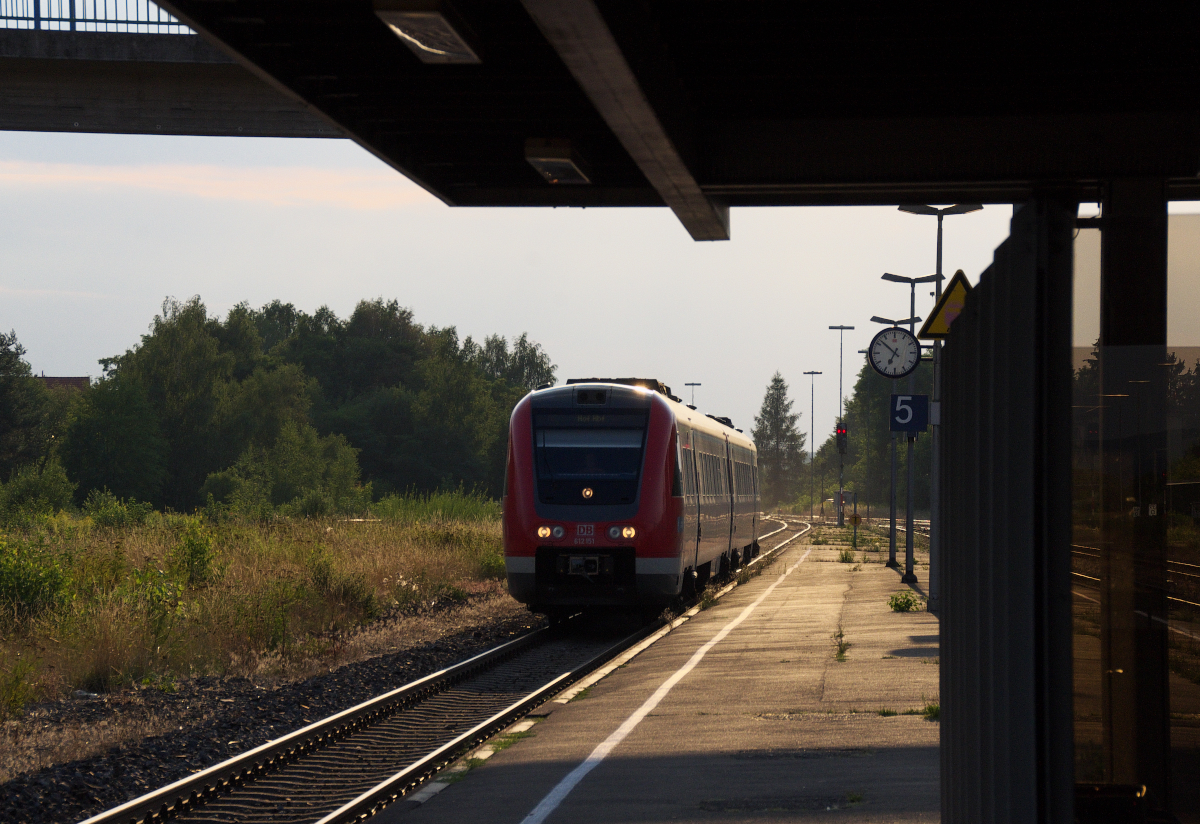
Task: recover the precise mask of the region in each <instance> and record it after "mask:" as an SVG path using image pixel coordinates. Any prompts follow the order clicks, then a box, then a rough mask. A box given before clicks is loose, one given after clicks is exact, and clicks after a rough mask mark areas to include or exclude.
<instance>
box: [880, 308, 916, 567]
mask: <svg viewBox="0 0 1200 824" xmlns="http://www.w3.org/2000/svg"><path fill="white" fill-rule="evenodd" d="M919 320H920V318H918V317H915V316H910V317H907V318H904V319H903V320H892V319H891V318H881V317H879V316H878V315H876V316H875V317H873V318H871V323H882V324H884V325H886V326H900V325H902V324H905V323H907V324H910V325H911V324H915V323H916V322H917V321H919ZM895 392H896V379H895V378H893V379H892V394H895ZM909 465H910V466H911V465H912V464H911V461H910V462H909ZM909 488H910V489H911V488H912V486H911V484H910V485H909ZM889 502H890V505H889V507H888V512H889V519H888V562H887V565H888V566H890V567H891V568H892V569H899V568H900V564H898V563H897V562H896V435H895V433H892V494H891V495H890V496H889ZM910 520H911V515H910ZM909 535H910V536H911V535H912V531H911V530H910V531H909Z"/></svg>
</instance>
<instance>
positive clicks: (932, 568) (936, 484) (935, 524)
mask: <svg viewBox="0 0 1200 824" xmlns="http://www.w3.org/2000/svg"><path fill="white" fill-rule="evenodd" d="M943 217H944V216H943V215H942V214H941V213H940V212H939V213H938V216H937V219H938V226H937V271H935V272H934V274H937V275H941V274H942V218H943ZM934 286H935V290H934V302H935V305H936V302H937V301H939V300H941V298H942V280H941V278H940V277H939V278H938V279H937V280H936V281H934ZM941 400H942V342H941V341H940V340H935V341H934V342H933V398H932V401H933V407H934V409H938V410H939V411H940V409H941V406H940V404H941ZM941 430H942V427H941V419H940V418H938V419H937V422H936V423H934V424H933V425H932V426H931V427H930V433H929V437H930V438H932V442H931V444H930V446H931V448H932V449H933V457H932V459H931V461H930V466H929V604H928V607H927V608H928V610H929V611H930V612H932V613H934V614H935V615H936V614H937V613H938V612H939V611H940V609H941V600H940V597H941V592H940V583H941V576H940V575H938V558H939V556H940V554H941V549H942V546H941V544H942V530H941V524H940V523H939V521H940V519H941V516H942V503H941V495H942V479H941V474H942V456H941V451H942V435H941Z"/></svg>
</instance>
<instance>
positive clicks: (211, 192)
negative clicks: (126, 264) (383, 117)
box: [0, 161, 437, 211]
mask: <svg viewBox="0 0 1200 824" xmlns="http://www.w3.org/2000/svg"><path fill="white" fill-rule="evenodd" d="M0 186H5V187H37V188H39V189H42V188H45V187H47V186H65V187H74V188H78V187H86V188H90V189H94V190H109V189H112V188H114V187H121V188H126V189H141V190H144V191H155V192H164V193H168V194H173V195H185V196H191V197H199V198H205V199H209V200H234V201H242V202H249V203H267V204H270V205H272V206H314V205H321V206H333V207H337V208H343V209H357V210H370V211H377V210H382V209H395V208H398V207H402V206H411V205H417V204H429V203H436V202H437V201H436V199H435V198H434V197H433V196H432V195H430V194H429V193H428V192H426V191H424V190H423V189H421V188H420V187H419V186H417V185H416V184H414V183H412V182H411V181H409V180H407V179H406V178H404V177H403V176H402V175H400V173H398V172H394V171H392V170H390V169H386V168H380V169H311V168H303V167H271V168H238V167H228V166H216V165H184V164H156V165H144V166H119V165H114V166H101V165H85V164H74V163H38V162H26V161H0Z"/></svg>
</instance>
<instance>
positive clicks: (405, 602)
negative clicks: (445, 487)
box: [0, 493, 504, 717]
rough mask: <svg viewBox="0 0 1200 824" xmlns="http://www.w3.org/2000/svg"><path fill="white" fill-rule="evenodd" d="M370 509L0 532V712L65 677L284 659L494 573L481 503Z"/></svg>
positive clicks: (278, 664) (99, 682)
mask: <svg viewBox="0 0 1200 824" xmlns="http://www.w3.org/2000/svg"><path fill="white" fill-rule="evenodd" d="M381 509H382V510H383V511H382V512H379V513H377V514H380V515H384V514H386V517H384V518H382V519H381V520H362V521H345V520H333V519H279V520H275V521H266V522H264V521H250V520H247V521H238V520H233V519H222V520H221V521H219V522H215V523H214V522H209V521H206V520H205V519H203V518H202V517H199V516H181V515H170V514H168V515H162V514H152V515H150V516H148V517H147V518H146V519H145V522H144V523H141V524H127V525H125V526H120V527H102V526H97V525H96V524H95V522H94V521H92V520H91V519H90V518H87V517H84V518H60V519H58V520H56V521H55V522H54V523H53V524H52V525H51V526H50V527H44V528H42V529H40V530H39V531H38V532H14V533H10V534H8V535H0V717H2V716H4V715H7V714H10V713H11V712H13V711H15V709H14V708H15V707H18V706H19V705H20V704H21V703H24V702H25V701H27V700H30V699H32V698H36V697H47V698H48V697H54V696H56V695H63V694H66V693H69V692H70V691H72V690H75V689H86V690H88V691H90V692H106V691H111V690H114V689H118V688H121V687H123V686H127V685H130V684H135V683H141V684H147V685H156V686H160V687H165V688H169V685H170V684H171V683H172V682H173V681H174V680H176V679H178V678H180V677H186V676H190V675H201V674H240V675H263V674H264V673H265V674H268V675H269V674H270V672H271V669H272V668H275V669H276V670H280V671H282V670H287V668H288V666H289V659H291V658H294V657H296V656H310V655H312V653H313V650H315V649H323V648H325V647H328V646H329V645H330V644H331V643H334V642H331V641H328V639H331V638H337V637H338V636H339V635H340V634H341V633H343V632H344V631H345V630H346V629H348V628H352V627H355V626H359V625H362V624H365V623H369V622H371V621H373V620H375V619H377V618H378V617H380V616H382V615H386V614H390V613H399V612H414V611H422V610H426V609H429V608H430V607H432V606H435V605H438V604H446V603H450V602H455V601H462V600H464V599H465V598H467V597H468V596H469V594H470V593H471V592H472V591H484V590H487V591H492V590H494V589H495V587H496V584H495V583H494V582H495V581H497V580H499V579H501V578H502V577H503V575H504V558H503V550H502V547H501V537H500V523H499V519H498V517H497V516H498V508H497V506H496V505H495V504H494V503H492V502H489V501H487V500H486V499H483V498H480V497H476V496H468V495H457V494H455V493H448V494H444V495H431V496H424V497H420V498H411V499H404V498H394V499H385V502H384V506H383V507H382V508H381ZM109 522H110V523H111V520H110V521H109ZM322 639H325V640H322ZM6 706H7V709H6V708H5V707H6Z"/></svg>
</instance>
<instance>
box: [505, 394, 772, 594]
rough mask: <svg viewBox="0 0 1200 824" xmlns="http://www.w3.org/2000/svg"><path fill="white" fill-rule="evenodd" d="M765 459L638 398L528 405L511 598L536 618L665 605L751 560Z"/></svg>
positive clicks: (647, 397) (521, 436) (661, 403)
mask: <svg viewBox="0 0 1200 824" xmlns="http://www.w3.org/2000/svg"><path fill="white" fill-rule="evenodd" d="M756 464H757V456H756V454H755V451H754V445H753V443H752V442H751V441H750V440H749V439H748V438H746V437H745V436H743V435H741V434H740V433H737V432H736V430H734V429H733V428H732V427H731V426H728V425H726V424H722V423H718V422H716V421H715V420H713V419H710V418H708V417H707V416H704V415H701V414H699V413H696V412H695V411H694V410H691V409H689V408H688V407H686V406H684V405H683V404H681V403H678V402H676V401H674V399H671V400H668V399H667V398H665V397H663V396H662V395H660V394H658V393H655V392H652V391H647V390H644V389H640V388H633V387H627V386H620V385H611V384H576V385H572V386H567V387H559V388H556V389H550V390H543V391H539V392H536V393H533V394H531V395H529V396H527V397H526V398H525V399H524V400H522V401H521V403H520V404H518V406H517V408H516V409H515V410H514V412H513V415H512V420H511V425H510V437H509V454H508V468H507V473H506V494H505V499H504V544H505V560H506V566H507V570H508V583H509V591H510V592H511V593H512V595H513V596H514V597H515V598H517V600H519V601H522V602H524V603H526V604H529V605H530V606H531V607H532V608H534V609H535V610H539V611H547V612H550V611H554V610H555V609H559V608H564V607H583V606H604V605H614V606H634V605H637V606H641V607H654V606H661V605H663V604H666V603H669V602H670V601H671V600H673V599H674V598H676V597H677V596H678V595H679V594H680V593H681V592H690V590H692V589H693V588H694V587H696V586H697V585H699V586H703V585H704V584H705V582H706V581H707V579H708V578H709V577H712V576H714V575H717V574H721V573H724V572H728V571H729V570H730V569H732V568H735V567H736V566H738V565H739V564H740V563H744V562H746V561H749V559H750V558H751V557H752V555H753V553H754V551H755V549H756V548H757V543H756V540H755V538H756V530H757V510H758V495H757V465H756Z"/></svg>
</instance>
